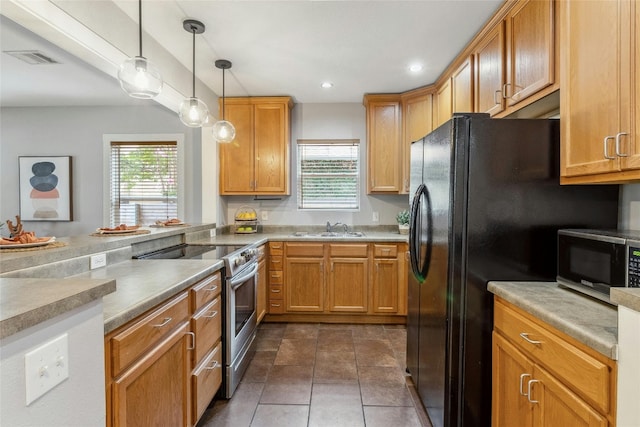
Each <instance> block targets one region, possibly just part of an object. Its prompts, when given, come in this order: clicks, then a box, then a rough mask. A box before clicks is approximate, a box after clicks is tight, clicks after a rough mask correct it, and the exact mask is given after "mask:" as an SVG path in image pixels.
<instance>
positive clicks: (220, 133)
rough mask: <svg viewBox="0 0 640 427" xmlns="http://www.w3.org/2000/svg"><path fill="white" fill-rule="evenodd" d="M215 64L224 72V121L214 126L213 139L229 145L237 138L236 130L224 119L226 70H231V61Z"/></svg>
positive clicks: (218, 61)
mask: <svg viewBox="0 0 640 427" xmlns="http://www.w3.org/2000/svg"><path fill="white" fill-rule="evenodd" d="M215 64H216V68H219V69H221V70H222V120H218V121H217V122H216V123H215V124H214V125H213V137H214V138H215V139H216V141H218V142H220V143H224V144H228V143H230V142H231V141H233V138H235V137H236V128H235V127H233V125H232V124H231V123H230V122H228V121H226V120H225V119H224V70H228V69H229V68H231V61H227V60H226V59H218V60H217V61H216V62H215Z"/></svg>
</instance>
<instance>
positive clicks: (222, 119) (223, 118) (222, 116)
mask: <svg viewBox="0 0 640 427" xmlns="http://www.w3.org/2000/svg"><path fill="white" fill-rule="evenodd" d="M222 120H224V68H223V69H222Z"/></svg>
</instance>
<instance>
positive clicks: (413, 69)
mask: <svg viewBox="0 0 640 427" xmlns="http://www.w3.org/2000/svg"><path fill="white" fill-rule="evenodd" d="M422 68H423V67H422V64H413V65H410V66H409V71H411V72H412V73H417V72H418V71H422Z"/></svg>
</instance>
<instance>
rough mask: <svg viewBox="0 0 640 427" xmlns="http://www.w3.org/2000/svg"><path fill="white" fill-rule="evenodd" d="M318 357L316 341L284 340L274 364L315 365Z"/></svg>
mask: <svg viewBox="0 0 640 427" xmlns="http://www.w3.org/2000/svg"><path fill="white" fill-rule="evenodd" d="M315 355H316V339H315V338H314V339H286V338H283V339H282V342H281V343H280V348H279V349H278V354H277V355H276V359H275V361H274V364H276V365H313V364H314V362H315Z"/></svg>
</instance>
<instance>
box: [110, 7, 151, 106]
mask: <svg viewBox="0 0 640 427" xmlns="http://www.w3.org/2000/svg"><path fill="white" fill-rule="evenodd" d="M138 43H139V47H140V55H138V56H136V57H133V58H129V59H127V60H126V61H124V62H123V63H122V64H121V65H120V68H119V69H118V80H119V81H120V86H121V87H122V89H123V90H124V91H125V92H127V94H128V95H129V96H130V97H132V98H140V99H151V98H155V97H156V96H158V95H159V94H160V92H161V91H162V76H161V75H160V71H159V70H158V68H157V67H156V66H155V65H154V64H153V63H152V62H151V61H148V60H147V58H145V57H144V56H142V0H138Z"/></svg>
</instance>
